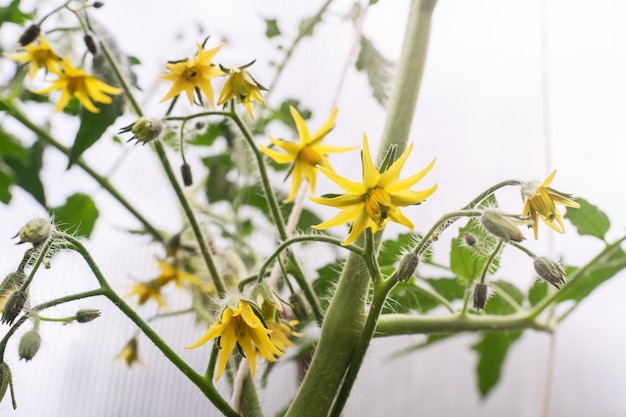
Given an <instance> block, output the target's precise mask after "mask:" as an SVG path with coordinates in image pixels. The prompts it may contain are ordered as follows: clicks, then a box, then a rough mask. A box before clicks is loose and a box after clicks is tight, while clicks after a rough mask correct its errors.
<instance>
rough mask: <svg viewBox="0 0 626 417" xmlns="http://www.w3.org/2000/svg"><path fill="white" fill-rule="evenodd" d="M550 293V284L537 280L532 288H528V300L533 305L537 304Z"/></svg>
mask: <svg viewBox="0 0 626 417" xmlns="http://www.w3.org/2000/svg"><path fill="white" fill-rule="evenodd" d="M547 295H548V284H547V283H545V282H542V281H538V280H537V281H535V283H534V284H533V286H532V287H530V290H528V302H530V305H531V306H536V305H537V304H538V303H539V302H540V301H541V300H543V299H544V298H546V296H547Z"/></svg>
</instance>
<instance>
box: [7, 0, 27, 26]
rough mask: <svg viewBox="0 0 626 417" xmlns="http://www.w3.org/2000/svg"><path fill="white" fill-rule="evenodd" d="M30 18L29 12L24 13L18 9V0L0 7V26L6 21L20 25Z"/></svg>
mask: <svg viewBox="0 0 626 417" xmlns="http://www.w3.org/2000/svg"><path fill="white" fill-rule="evenodd" d="M32 18H33V15H32V14H31V13H24V12H22V11H21V10H20V0H13V1H12V2H11V3H9V5H8V6H5V7H0V26H2V24H3V23H6V22H11V23H15V24H18V25H21V24H23V23H24V22H26V21H27V20H31V19H32Z"/></svg>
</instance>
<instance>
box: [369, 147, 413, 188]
mask: <svg viewBox="0 0 626 417" xmlns="http://www.w3.org/2000/svg"><path fill="white" fill-rule="evenodd" d="M412 150H413V142H411V144H410V145H409V146H408V147H407V148H406V149H405V150H404V152H402V154H401V155H400V157H399V158H398V159H396V160H395V161H394V162H393V164H391V166H390V167H389V168H388V169H387V170H386V171H385V172H383V173H382V174H380V179H379V180H378V185H379V186H380V187H383V188H386V187H387V186H388V185H390V184H391V183H393V182H395V181H396V180H397V179H398V177H399V176H400V171H402V167H403V166H404V164H405V163H406V159H407V158H408V157H409V155H410V153H411V151H412ZM416 182H417V181H416ZM413 184H415V183H413ZM413 184H411V185H413ZM409 187H410V186H409ZM406 188H408V187H406Z"/></svg>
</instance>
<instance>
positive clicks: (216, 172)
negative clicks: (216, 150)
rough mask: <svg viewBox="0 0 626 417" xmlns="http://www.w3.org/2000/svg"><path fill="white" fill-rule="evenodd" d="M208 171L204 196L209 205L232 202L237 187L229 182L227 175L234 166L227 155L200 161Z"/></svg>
mask: <svg viewBox="0 0 626 417" xmlns="http://www.w3.org/2000/svg"><path fill="white" fill-rule="evenodd" d="M202 162H203V163H204V165H205V166H206V167H207V168H208V169H209V176H208V178H207V186H206V196H207V199H208V200H209V203H215V202H217V201H224V200H226V201H233V199H234V198H235V196H236V195H237V186H236V185H235V184H234V183H233V182H231V181H230V180H229V179H228V178H227V175H228V173H229V172H230V171H231V170H232V169H233V167H234V165H233V162H232V160H231V158H230V155H228V154H219V155H215V156H210V157H207V158H204V159H203V160H202Z"/></svg>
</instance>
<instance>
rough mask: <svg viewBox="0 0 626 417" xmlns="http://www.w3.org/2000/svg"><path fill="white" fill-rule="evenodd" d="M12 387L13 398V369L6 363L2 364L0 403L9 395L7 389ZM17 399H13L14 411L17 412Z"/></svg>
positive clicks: (0, 368)
mask: <svg viewBox="0 0 626 417" xmlns="http://www.w3.org/2000/svg"><path fill="white" fill-rule="evenodd" d="M9 387H11V397H13V376H12V375H11V368H9V365H7V364H6V362H2V363H0V401H2V400H3V399H4V395H5V394H6V393H7V388H9ZM15 408H16V404H15V397H13V409H14V410H15Z"/></svg>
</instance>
